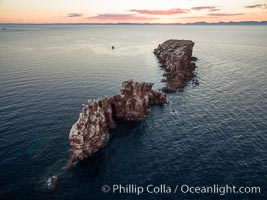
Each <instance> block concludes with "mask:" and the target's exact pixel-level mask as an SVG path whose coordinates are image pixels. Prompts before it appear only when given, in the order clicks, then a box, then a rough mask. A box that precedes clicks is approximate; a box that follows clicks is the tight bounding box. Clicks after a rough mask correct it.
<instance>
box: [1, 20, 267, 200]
mask: <svg viewBox="0 0 267 200" xmlns="http://www.w3.org/2000/svg"><path fill="white" fill-rule="evenodd" d="M0 28H1V29H0V116H1V117H0V186H1V187H0V198H1V199H27V200H28V199H40V200H41V199H60V200H62V199H99V200H100V199H136V198H137V196H135V195H127V194H124V195H117V194H113V195H112V194H105V193H103V192H101V187H102V185H104V184H108V185H112V184H123V185H126V184H135V185H142V186H145V185H147V184H150V183H151V184H154V185H159V184H168V185H171V186H174V185H176V184H188V185H199V186H207V185H212V184H220V185H225V184H230V185H237V186H260V187H261V190H262V194H261V195H226V196H223V197H221V196H220V195H210V194H209V195H192V194H184V195H182V194H176V195H160V194H158V195H150V194H143V195H141V197H139V198H142V197H143V199H164V198H165V199H166V198H167V199H174V198H180V199H219V198H224V199H266V198H267V194H266V190H267V182H266V180H267V135H266V134H267V92H266V88H267V87H266V86H267V68H266V67H267V66H266V64H267V41H266V35H267V27H266V26H167V25H165V26H145V25H142V26H137V25H132V26H126V25H116V26H107V25H106V26H100V25H98V26H92V25H90V26H89V25H86V26H85V25H66V26H64V25H60V26H56V25H54V26H52V25H40V26H37V25H35V26H29V25H27V26H26V25H24V26H3V25H2V26H0ZM170 38H173V39H191V40H193V41H194V42H195V47H194V53H193V54H194V55H195V56H197V57H198V59H199V60H198V61H197V66H198V68H197V69H196V71H197V73H198V77H199V82H200V84H199V85H198V86H192V85H191V84H190V83H189V84H188V86H187V87H186V88H185V89H184V91H181V92H177V93H175V94H171V95H168V99H169V100H170V104H169V105H166V106H163V107H153V108H152V112H151V114H150V116H149V117H148V118H146V119H145V120H143V121H141V122H136V123H125V124H120V125H118V126H117V128H116V129H115V130H113V131H112V134H113V135H114V137H113V138H112V139H111V141H110V143H109V144H108V146H107V147H106V148H105V149H103V150H102V151H100V152H98V154H97V155H96V156H95V157H93V158H91V159H88V160H87V161H86V162H83V163H80V164H79V165H77V166H76V167H75V168H73V169H72V170H71V171H67V170H66V169H65V168H64V166H65V164H66V162H67V159H68V154H69V149H70V146H69V142H68V134H69V130H70V128H71V126H72V124H73V123H74V122H75V121H76V120H77V118H78V115H79V112H80V110H81V106H82V104H83V103H84V102H86V101H87V99H88V97H93V98H100V97H103V96H105V95H107V96H111V95H113V94H115V93H117V92H118V91H119V89H120V86H121V82H122V81H124V80H127V79H135V80H139V81H151V82H154V83H155V85H154V88H155V89H157V88H160V87H162V83H160V80H161V78H162V73H163V72H162V71H161V70H160V68H159V64H158V62H157V59H156V58H155V56H154V55H153V53H152V51H153V49H154V48H156V47H157V45H158V44H159V43H161V42H163V41H165V40H167V39H170ZM112 45H114V46H115V50H114V51H113V50H112V49H111V46H112ZM172 109H175V110H176V113H174V114H171V113H170V111H171V110H172ZM50 175H58V178H59V179H58V185H57V188H56V189H55V190H48V189H47V188H46V180H47V178H48V177H49V176H50ZM264 192H265V193H264Z"/></svg>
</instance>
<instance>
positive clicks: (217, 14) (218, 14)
mask: <svg viewBox="0 0 267 200" xmlns="http://www.w3.org/2000/svg"><path fill="white" fill-rule="evenodd" d="M238 15H244V13H210V14H208V16H214V17H224V16H238Z"/></svg>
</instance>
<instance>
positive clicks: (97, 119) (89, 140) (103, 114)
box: [67, 80, 167, 168]
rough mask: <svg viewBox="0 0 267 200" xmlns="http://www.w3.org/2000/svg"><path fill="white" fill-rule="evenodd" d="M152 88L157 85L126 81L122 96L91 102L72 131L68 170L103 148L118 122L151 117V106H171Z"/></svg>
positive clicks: (89, 101)
mask: <svg viewBox="0 0 267 200" xmlns="http://www.w3.org/2000/svg"><path fill="white" fill-rule="evenodd" d="M152 86H153V83H145V82H143V83H139V82H134V81H132V80H129V81H124V82H123V83H122V89H121V91H120V93H119V94H117V95H115V96H112V97H110V98H107V97H105V98H103V99H99V100H91V99H89V100H88V102H87V104H85V105H84V106H83V108H82V112H81V113H80V116H79V119H78V121H77V122H76V123H75V124H74V125H73V126H72V128H71V130H70V134H69V141H70V144H71V146H72V150H71V158H70V160H69V162H68V164H67V168H70V167H71V166H72V163H73V162H74V161H79V160H83V159H84V158H86V157H88V156H91V155H93V153H94V152H96V151H97V150H99V149H101V148H103V147H104V146H105V145H106V143H107V142H108V132H109V130H110V129H113V128H115V126H116V122H115V121H116V120H118V119H120V120H140V119H143V118H144V117H145V116H146V115H148V114H149V112H150V109H149V106H150V105H154V104H155V105H156V104H159V105H162V104H165V103H167V100H166V96H165V95H164V94H162V93H161V92H159V91H155V90H152Z"/></svg>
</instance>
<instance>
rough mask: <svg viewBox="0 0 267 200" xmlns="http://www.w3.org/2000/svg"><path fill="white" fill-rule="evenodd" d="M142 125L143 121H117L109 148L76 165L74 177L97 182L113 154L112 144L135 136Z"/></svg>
mask: <svg viewBox="0 0 267 200" xmlns="http://www.w3.org/2000/svg"><path fill="white" fill-rule="evenodd" d="M142 124H143V122H142V121H126V122H125V121H117V126H116V128H115V129H113V130H111V131H110V140H109V142H108V144H107V146H105V147H104V148H103V149H100V150H99V151H98V152H96V153H95V154H94V155H93V156H92V157H89V158H87V159H85V160H83V161H79V162H78V163H76V165H75V166H74V167H73V169H72V170H73V174H74V176H76V178H78V179H80V181H85V182H95V181H96V180H97V178H98V176H100V175H101V173H102V172H103V171H104V169H105V160H106V157H107V156H108V155H109V154H111V153H112V148H109V147H110V146H112V143H113V142H115V143H120V142H121V141H118V140H120V138H121V137H125V138H126V139H129V137H131V136H132V135H133V134H134V135H135V132H136V131H135V130H138V129H139V128H142V126H143V125H142ZM129 133H130V134H129ZM131 133H133V134H131Z"/></svg>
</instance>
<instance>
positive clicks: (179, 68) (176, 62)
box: [154, 40, 196, 92]
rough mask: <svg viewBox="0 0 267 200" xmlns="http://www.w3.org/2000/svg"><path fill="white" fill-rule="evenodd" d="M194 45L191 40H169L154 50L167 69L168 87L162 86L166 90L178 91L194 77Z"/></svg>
mask: <svg viewBox="0 0 267 200" xmlns="http://www.w3.org/2000/svg"><path fill="white" fill-rule="evenodd" d="M193 46H194V42H192V41H191V40H168V41H166V42H164V43H162V44H160V45H159V46H158V48H156V49H155V50H154V54H155V55H156V56H157V57H158V59H159V61H160V63H161V67H162V68H163V69H165V71H166V73H165V74H164V76H165V77H166V80H164V81H165V82H166V87H164V88H162V90H163V91H164V92H176V90H177V89H178V88H183V87H184V86H185V84H186V82H187V81H189V80H191V79H192V78H193V77H194V73H193V71H194V69H195V63H192V60H193V59H194V58H192V51H193ZM195 59H196V58H195Z"/></svg>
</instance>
